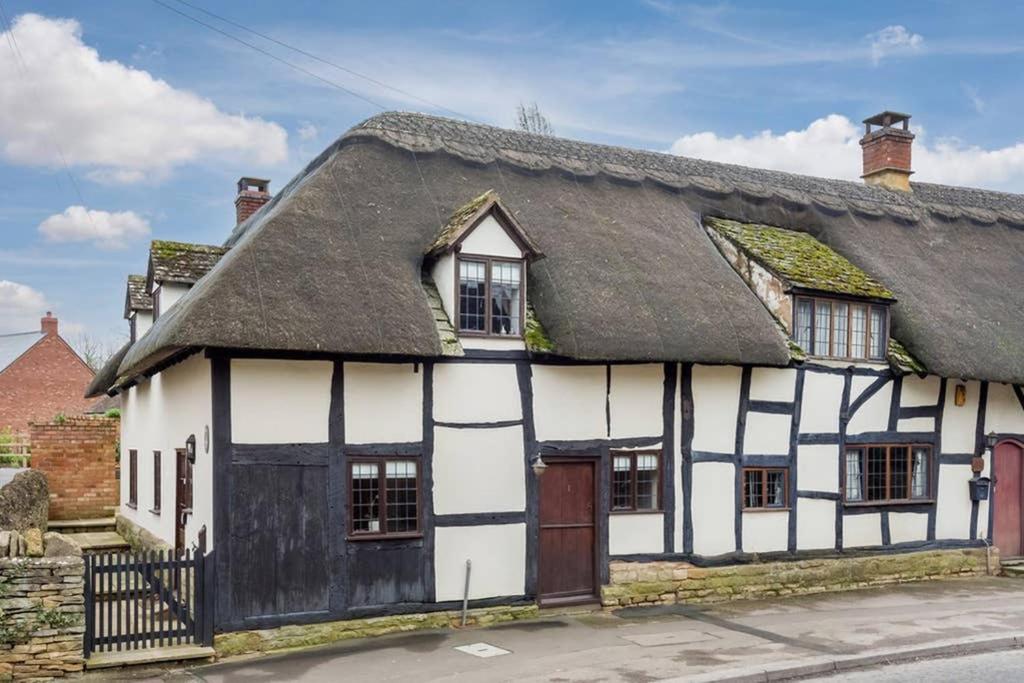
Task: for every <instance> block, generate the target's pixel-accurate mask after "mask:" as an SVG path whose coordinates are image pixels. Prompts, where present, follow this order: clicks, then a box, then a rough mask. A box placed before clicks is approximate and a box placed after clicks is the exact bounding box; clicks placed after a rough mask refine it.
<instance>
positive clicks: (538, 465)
mask: <svg viewBox="0 0 1024 683" xmlns="http://www.w3.org/2000/svg"><path fill="white" fill-rule="evenodd" d="M530 467H531V468H532V469H533V473H534V474H536V475H537V476H538V477H539V476H540V475H542V474H544V473H545V472H546V471H547V469H548V464H547V463H546V462H544V458H542V457H540V453H537V455H536V457H534V459H533V460H532V461H531V462H530Z"/></svg>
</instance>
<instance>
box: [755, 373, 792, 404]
mask: <svg viewBox="0 0 1024 683" xmlns="http://www.w3.org/2000/svg"><path fill="white" fill-rule="evenodd" d="M795 393H796V370H794V369H793V368H754V369H753V370H752V371H751V373H750V399H751V400H752V401H792V400H793V395H794V394H795Z"/></svg>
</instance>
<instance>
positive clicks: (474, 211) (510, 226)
mask: <svg viewBox="0 0 1024 683" xmlns="http://www.w3.org/2000/svg"><path fill="white" fill-rule="evenodd" d="M492 213H493V214H496V215H497V217H498V219H499V220H500V221H501V222H502V224H503V225H504V226H505V228H506V229H507V230H508V231H509V233H510V236H511V237H512V239H513V240H514V241H515V242H516V243H517V244H518V245H519V247H520V248H521V249H522V250H523V251H524V252H526V253H527V254H528V255H529V256H530V258H531V259H537V258H540V257H541V256H543V253H541V250H540V248H539V247H538V246H537V245H536V243H534V241H533V240H532V239H530V236H529V235H528V234H527V232H526V230H524V229H523V226H521V225H520V224H519V221H517V220H516V217H515V214H514V213H513V212H512V211H509V210H508V208H507V207H506V206H505V205H504V204H502V202H501V198H500V197H498V193H496V192H495V191H494V190H487V192H484V193H483V194H482V195H480V196H479V197H474V198H473V199H471V200H470V201H469V202H467V203H466V204H463V205H462V206H460V207H459V208H457V209H455V212H454V213H453V214H452V215H451V216H450V217H449V218H448V222H447V223H445V224H444V227H442V228H441V232H439V233H438V235H437V237H436V238H434V242H433V244H431V245H430V248H428V249H427V256H438V255H440V254H444V253H451V252H452V251H453V250H454V249H455V248H457V247H458V245H459V243H460V242H462V240H463V239H465V237H466V236H467V235H468V234H469V233H470V231H472V230H473V228H475V227H476V226H477V225H478V224H479V223H480V221H482V220H483V219H484V218H485V217H487V216H488V215H490V214H492Z"/></svg>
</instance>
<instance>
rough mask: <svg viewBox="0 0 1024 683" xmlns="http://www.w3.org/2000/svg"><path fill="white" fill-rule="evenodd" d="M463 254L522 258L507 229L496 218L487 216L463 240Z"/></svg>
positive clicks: (521, 253)
mask: <svg viewBox="0 0 1024 683" xmlns="http://www.w3.org/2000/svg"><path fill="white" fill-rule="evenodd" d="M461 246H462V253H463V254H480V255H483V256H501V257H504V258H522V256H523V252H522V251H520V249H519V247H517V246H516V243H515V242H514V241H513V240H512V238H511V237H509V236H508V233H507V232H505V229H504V228H502V227H501V225H500V224H499V223H498V221H496V220H495V219H494V216H487V217H486V218H484V219H483V220H482V221H480V223H479V224H478V225H477V226H476V227H475V228H473V230H472V231H471V232H470V233H469V234H468V235H466V237H465V239H463V240H462V245H461Z"/></svg>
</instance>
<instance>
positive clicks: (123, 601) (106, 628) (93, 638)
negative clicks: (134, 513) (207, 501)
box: [84, 530, 213, 658]
mask: <svg viewBox="0 0 1024 683" xmlns="http://www.w3.org/2000/svg"><path fill="white" fill-rule="evenodd" d="M204 531H205V530H204ZM205 536H206V534H205V533H201V534H200V542H199V544H198V546H194V547H192V548H188V549H186V550H184V551H174V550H161V551H142V552H135V553H132V552H102V553H92V554H88V555H86V556H85V558H84V559H85V636H84V640H85V642H84V650H85V656H86V658H88V657H89V656H90V655H91V654H93V653H96V652H117V651H122V650H138V649H142V648H156V647H169V646H173V645H207V646H208V645H212V644H213V618H212V617H213V582H212V577H213V554H212V553H210V554H209V555H207V553H206V547H205V546H206V542H205V541H206V539H205Z"/></svg>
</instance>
